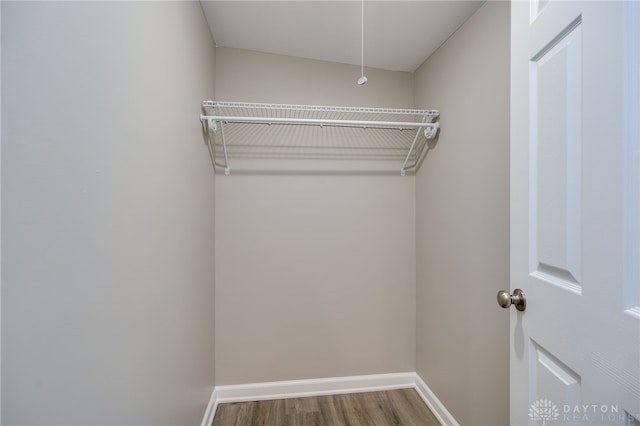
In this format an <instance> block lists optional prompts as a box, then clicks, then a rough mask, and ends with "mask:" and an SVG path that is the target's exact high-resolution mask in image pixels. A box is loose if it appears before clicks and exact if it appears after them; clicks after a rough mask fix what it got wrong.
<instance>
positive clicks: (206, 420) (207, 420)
mask: <svg viewBox="0 0 640 426" xmlns="http://www.w3.org/2000/svg"><path fill="white" fill-rule="evenodd" d="M217 409H218V392H217V391H216V389H215V388H214V389H213V392H211V398H210V399H209V404H207V409H206V411H205V412H204V417H203V418H202V424H201V426H211V424H212V423H213V418H214V417H215V415H216V410H217Z"/></svg>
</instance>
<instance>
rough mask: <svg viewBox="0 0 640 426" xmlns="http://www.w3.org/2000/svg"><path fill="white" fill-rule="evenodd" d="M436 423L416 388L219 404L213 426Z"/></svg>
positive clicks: (423, 425) (424, 425) (411, 425)
mask: <svg viewBox="0 0 640 426" xmlns="http://www.w3.org/2000/svg"><path fill="white" fill-rule="evenodd" d="M258 425H260V426H343V425H344V426H391V425H403V426H439V425H440V423H438V420H437V419H436V418H435V416H434V415H433V413H431V411H429V408H428V407H427V405H426V404H425V403H424V401H423V400H422V399H421V398H420V395H418V393H417V392H416V391H415V389H398V390H391V391H384V392H365V393H351V394H342V395H326V396H317V397H308V398H289V399H275V400H269V401H252V402H235V403H226V404H220V405H219V406H218V409H217V410H216V415H215V417H214V419H213V423H212V426H258Z"/></svg>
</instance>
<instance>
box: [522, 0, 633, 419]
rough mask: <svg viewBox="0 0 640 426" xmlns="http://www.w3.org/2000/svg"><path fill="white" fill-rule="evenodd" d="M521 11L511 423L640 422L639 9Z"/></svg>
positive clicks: (554, 0)
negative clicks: (518, 293)
mask: <svg viewBox="0 0 640 426" xmlns="http://www.w3.org/2000/svg"><path fill="white" fill-rule="evenodd" d="M511 13H512V16H511V20H512V28H511V30H512V39H511V43H512V47H511V85H512V86H511V91H512V95H511V150H512V151H511V180H512V183H511V185H512V186H511V291H512V292H513V290H515V289H516V288H520V289H522V290H523V291H524V292H525V294H526V302H527V306H526V310H525V311H523V312H519V311H516V309H513V308H511V312H510V315H511V328H510V332H511V406H510V410H511V423H512V424H516V425H523V424H530V425H537V424H540V425H542V424H546V425H549V426H551V425H561V424H598V425H610V424H611V425H613V424H624V425H634V426H635V425H640V423H639V422H638V420H636V419H639V418H640V294H639V293H640V291H639V288H640V261H639V258H640V250H639V240H640V227H639V225H638V223H639V220H640V208H639V203H640V183H639V181H640V174H639V170H640V156H639V150H640V148H639V144H640V142H639V133H640V132H639V131H638V122H639V121H640V108H639V105H640V91H639V89H638V87H639V84H640V67H639V65H638V64H639V56H640V3H638V2H637V1H626V2H620V1H609V2H594V1H558V0H551V1H545V2H542V1H539V2H531V3H528V2H524V1H515V2H512V11H511Z"/></svg>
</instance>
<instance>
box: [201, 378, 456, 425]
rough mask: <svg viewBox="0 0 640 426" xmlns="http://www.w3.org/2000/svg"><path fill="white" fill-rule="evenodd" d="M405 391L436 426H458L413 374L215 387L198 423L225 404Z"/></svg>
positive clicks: (209, 419)
mask: <svg viewBox="0 0 640 426" xmlns="http://www.w3.org/2000/svg"><path fill="white" fill-rule="evenodd" d="M407 388H414V389H416V391H417V392H418V394H419V395H420V397H421V398H422V399H423V400H424V401H425V403H426V404H427V405H428V406H429V408H430V409H431V411H432V412H433V414H434V415H435V416H436V417H437V419H438V421H440V423H442V424H443V425H446V426H459V425H458V422H456V420H455V419H454V418H453V416H452V415H451V414H450V413H449V411H447V409H446V408H445V406H444V405H442V403H441V402H440V400H439V399H438V398H437V397H436V396H435V395H434V393H433V392H432V391H431V389H429V387H428V386H427V385H426V384H425V383H424V381H423V380H422V379H421V378H420V376H418V375H417V374H416V373H414V372H410V373H391V374H372V375H367V376H348V377H330V378H324V379H309V380H289V381H282V382H266V383H249V384H243V385H227V386H216V388H215V389H214V391H213V393H212V394H211V400H210V401H209V405H208V406H207V411H206V412H205V416H204V418H203V419H202V426H210V425H211V423H212V422H213V418H214V416H215V412H216V409H217V407H218V404H222V403H225V402H245V401H258V400H268V399H284V398H302V397H307V396H320V395H335V394H344V393H357V392H376V391H385V390H392V389H407Z"/></svg>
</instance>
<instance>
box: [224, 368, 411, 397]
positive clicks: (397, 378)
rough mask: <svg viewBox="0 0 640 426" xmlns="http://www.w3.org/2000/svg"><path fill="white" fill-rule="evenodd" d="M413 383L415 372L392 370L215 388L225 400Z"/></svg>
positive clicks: (355, 390) (369, 388) (358, 390)
mask: <svg viewBox="0 0 640 426" xmlns="http://www.w3.org/2000/svg"><path fill="white" fill-rule="evenodd" d="M414 383H415V373H392V374H372V375H368V376H348V377H329V378H325V379H309V380H289V381H284V382H267V383H250V384H246V385H231V386H217V387H216V391H217V392H218V401H219V402H221V403H222V402H238V401H257V400H266V399H284V398H301V397H305V396H319V395H332V394H339V393H355V392H372V391H378V390H390V389H402V388H411V387H413V386H414Z"/></svg>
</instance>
